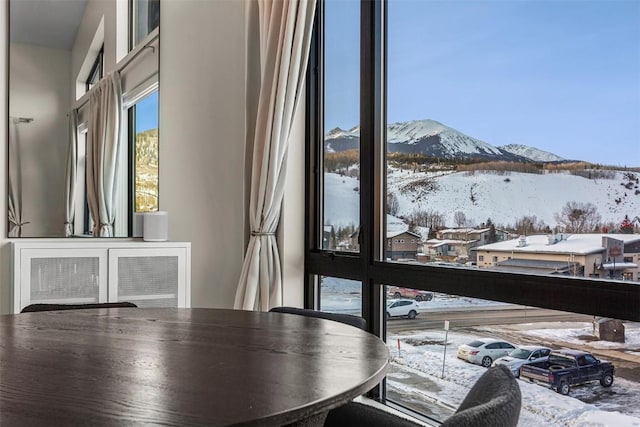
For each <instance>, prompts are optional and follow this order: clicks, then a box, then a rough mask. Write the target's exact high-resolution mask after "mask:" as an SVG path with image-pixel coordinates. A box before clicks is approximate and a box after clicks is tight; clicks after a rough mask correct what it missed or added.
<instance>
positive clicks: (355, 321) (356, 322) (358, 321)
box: [269, 307, 367, 331]
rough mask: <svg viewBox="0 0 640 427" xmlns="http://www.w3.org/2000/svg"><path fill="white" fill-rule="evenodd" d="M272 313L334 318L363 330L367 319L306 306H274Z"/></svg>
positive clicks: (365, 327)
mask: <svg viewBox="0 0 640 427" xmlns="http://www.w3.org/2000/svg"><path fill="white" fill-rule="evenodd" d="M269 311H271V312H273V313H288V314H297V315H300V316H307V317H317V318H320V319H327V320H334V321H336V322H340V323H346V324H347V325H351V326H355V327H356V328H360V329H362V330H364V331H366V330H367V321H366V320H364V318H363V317H360V316H354V315H352V314H342V313H327V312H326V311H317V310H310V309H307V308H295V307H274V308H272V309H271V310H269Z"/></svg>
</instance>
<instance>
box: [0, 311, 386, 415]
mask: <svg viewBox="0 0 640 427" xmlns="http://www.w3.org/2000/svg"><path fill="white" fill-rule="evenodd" d="M388 356H389V354H388V350H387V348H386V346H385V345H384V343H383V342H382V341H381V340H380V339H378V338H377V337H375V336H374V335H371V334H369V333H367V332H364V331H362V330H360V329H357V328H354V327H352V326H347V325H344V324H342V323H338V322H333V321H329V320H324V319H317V318H309V317H304V316H297V315H291V314H281V313H262V312H251V311H238V310H216V309H197V308H195V309H185V308H182V309H180V308H162V309H142V308H118V309H91V310H72V311H53V312H40V313H24V314H16V315H7V316H0V425H2V426H3V427H4V426H13V425H20V426H25V425H92V426H94V425H105V424H110V425H116V424H117V425H122V424H143V423H149V424H163V425H180V426H186V425H210V426H220V425H260V426H270V425H284V424H289V423H293V422H296V421H299V420H304V419H307V418H309V417H313V416H314V415H317V414H319V413H322V412H325V411H327V410H329V409H331V408H334V407H336V406H339V405H341V404H342V403H345V402H347V401H349V400H351V399H352V398H354V397H356V396H358V395H360V394H363V393H365V392H367V391H368V390H370V389H371V388H372V387H374V386H375V385H376V384H377V383H378V382H380V381H381V380H382V378H383V377H384V375H385V373H386V369H387V363H388Z"/></svg>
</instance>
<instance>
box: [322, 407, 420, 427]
mask: <svg viewBox="0 0 640 427" xmlns="http://www.w3.org/2000/svg"><path fill="white" fill-rule="evenodd" d="M347 426H348V427H421V426H422V424H417V423H414V422H413V421H411V420H408V419H406V418H402V417H399V416H397V415H394V414H392V413H391V412H389V411H384V410H382V409H379V408H376V407H375V406H371V405H367V404H366V403H359V402H349V403H347V404H345V405H342V406H339V407H337V408H335V409H332V410H330V411H329V414H327V419H326V420H325V422H324V427H347Z"/></svg>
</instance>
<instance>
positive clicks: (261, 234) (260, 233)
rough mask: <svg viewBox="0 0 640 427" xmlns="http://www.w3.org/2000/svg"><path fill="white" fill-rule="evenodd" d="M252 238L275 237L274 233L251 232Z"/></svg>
mask: <svg viewBox="0 0 640 427" xmlns="http://www.w3.org/2000/svg"><path fill="white" fill-rule="evenodd" d="M251 235H252V236H256V237H262V236H275V235H276V233H267V232H260V231H252V232H251Z"/></svg>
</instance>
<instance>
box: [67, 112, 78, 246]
mask: <svg viewBox="0 0 640 427" xmlns="http://www.w3.org/2000/svg"><path fill="white" fill-rule="evenodd" d="M77 175H78V110H76V109H74V110H73V111H71V113H70V114H69V152H68V154H67V170H66V176H65V187H64V192H65V218H64V235H65V236H66V237H69V236H72V235H73V223H74V220H75V213H76V212H75V210H76V180H77V177H78V176H77Z"/></svg>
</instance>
